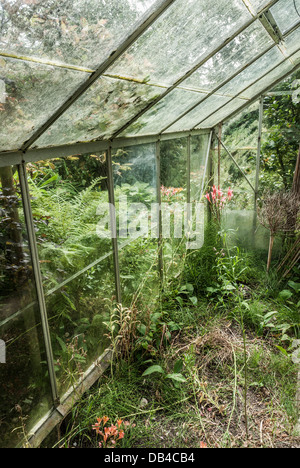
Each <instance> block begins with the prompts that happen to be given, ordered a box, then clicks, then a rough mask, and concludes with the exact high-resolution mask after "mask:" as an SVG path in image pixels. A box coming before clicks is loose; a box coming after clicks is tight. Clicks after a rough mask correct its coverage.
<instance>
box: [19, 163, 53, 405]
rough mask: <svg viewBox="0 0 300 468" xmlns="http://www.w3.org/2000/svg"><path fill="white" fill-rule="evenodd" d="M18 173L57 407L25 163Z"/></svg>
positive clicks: (49, 340) (51, 383)
mask: <svg viewBox="0 0 300 468" xmlns="http://www.w3.org/2000/svg"><path fill="white" fill-rule="evenodd" d="M18 173H19V179H20V187H21V194H22V200H23V207H24V215H25V222H26V228H27V231H28V242H29V248H30V252H31V257H32V268H33V274H34V279H35V287H36V292H37V300H38V305H39V309H40V314H41V323H42V330H43V338H44V344H45V349H46V356H47V364H48V371H49V379H50V385H51V393H52V399H53V404H54V406H55V407H57V406H59V404H60V399H59V394H58V388H57V381H56V375H55V369H54V359H53V351H52V344H51V337H50V330H49V324H48V315H47V309H46V301H45V296H44V289H43V281H42V274H41V270H40V262H39V256H38V248H37V242H36V237H35V229H34V222H33V216H32V210H31V203H30V193H29V186H28V180H27V173H26V165H25V163H22V164H21V165H19V166H18Z"/></svg>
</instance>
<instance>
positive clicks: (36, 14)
mask: <svg viewBox="0 0 300 468" xmlns="http://www.w3.org/2000/svg"><path fill="white" fill-rule="evenodd" d="M154 3H155V0H122V1H121V2H120V1H119V0H110V1H109V2H108V1H106V0H86V1H82V0H75V1H73V2H70V1H66V0H63V1H61V0H10V1H5V0H1V2H0V20H1V25H2V30H1V37H0V50H3V51H5V52H7V53H11V54H18V55H22V56H23V55H31V56H34V57H38V58H42V59H48V60H55V61H58V62H64V63H70V64H75V65H80V66H85V67H91V68H95V67H97V66H98V65H100V64H101V62H102V61H103V60H104V59H105V58H106V57H107V56H108V55H109V54H110V53H111V52H112V51H114V50H115V49H116V47H118V45H119V44H120V43H121V42H122V40H123V39H124V37H126V36H127V35H128V33H129V32H130V31H132V29H133V28H134V25H135V23H136V21H137V20H138V19H140V18H141V17H142V15H143V14H144V13H145V12H146V11H147V9H148V8H149V7H151V6H152V5H153V4H154Z"/></svg>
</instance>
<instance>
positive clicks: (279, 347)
mask: <svg viewBox="0 0 300 468" xmlns="http://www.w3.org/2000/svg"><path fill="white" fill-rule="evenodd" d="M276 348H277V349H279V351H281V352H282V353H283V354H284V355H285V356H288V352H287V350H286V349H284V348H282V346H276Z"/></svg>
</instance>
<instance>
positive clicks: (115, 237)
mask: <svg viewBox="0 0 300 468" xmlns="http://www.w3.org/2000/svg"><path fill="white" fill-rule="evenodd" d="M106 154H107V177H108V196H109V203H110V222H111V232H112V248H113V259H114V272H115V286H116V298H117V303H118V304H121V303H122V291H121V279H120V263H119V247H118V235H117V219H116V211H115V209H112V207H114V208H115V206H116V203H115V187H114V179H113V167H112V147H111V146H109V148H108V150H107V153H106Z"/></svg>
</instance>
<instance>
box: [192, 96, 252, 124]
mask: <svg viewBox="0 0 300 468" xmlns="http://www.w3.org/2000/svg"><path fill="white" fill-rule="evenodd" d="M246 102H247V100H243V99H238V98H236V99H233V100H231V101H230V102H229V103H228V104H226V105H225V106H224V107H222V108H221V109H220V110H218V111H217V112H215V113H214V114H213V115H211V116H210V117H208V118H207V119H206V120H204V121H203V122H202V123H201V124H200V125H199V127H197V128H211V127H214V126H215V125H217V124H218V123H219V122H222V121H223V120H224V119H226V117H228V116H229V115H230V114H232V113H233V112H235V111H236V110H237V109H239V108H240V107H242V106H243V105H245V103H246Z"/></svg>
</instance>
